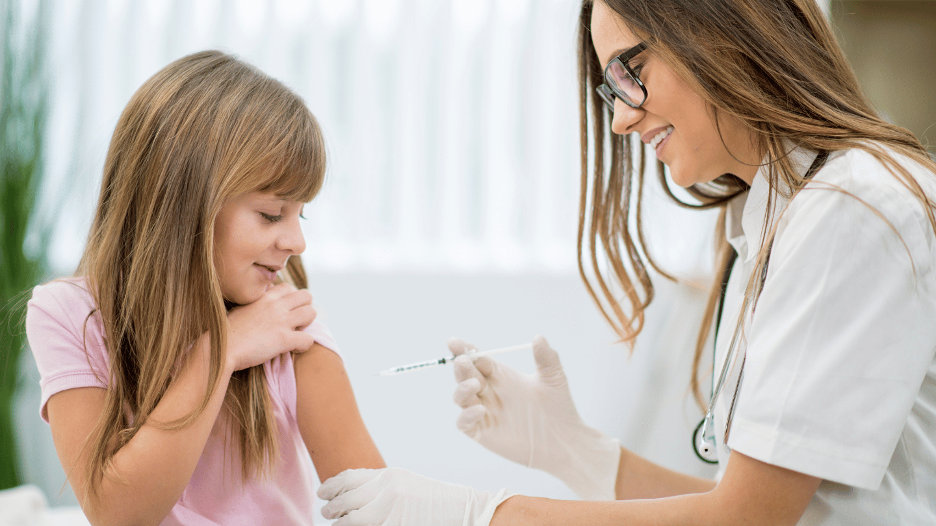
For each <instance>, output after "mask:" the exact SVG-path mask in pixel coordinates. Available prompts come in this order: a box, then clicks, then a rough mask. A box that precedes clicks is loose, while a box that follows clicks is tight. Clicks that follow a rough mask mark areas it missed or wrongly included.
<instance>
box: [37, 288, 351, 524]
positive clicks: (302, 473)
mask: <svg viewBox="0 0 936 526" xmlns="http://www.w3.org/2000/svg"><path fill="white" fill-rule="evenodd" d="M84 283H85V282H84V280H83V279H67V280H58V281H53V282H51V283H48V284H46V285H40V286H37V287H36V288H35V289H33V295H32V299H31V300H30V301H29V304H28V307H27V314H26V334H27V337H28V339H29V346H30V348H31V349H32V352H33V356H35V358H36V364H37V365H38V367H39V374H40V376H41V379H40V387H41V389H42V401H41V404H40V412H41V415H42V418H43V419H45V420H46V421H47V422H48V414H47V411H46V403H47V402H48V400H49V397H51V396H52V395H53V394H55V393H58V392H60V391H64V390H67V389H74V388H77V387H101V388H106V387H107V381H108V374H107V370H108V365H107V349H106V348H105V346H104V334H103V327H102V325H101V320H100V317H99V315H98V314H97V313H95V314H93V315H91V317H90V318H89V317H88V314H89V313H91V312H92V311H93V310H95V309H96V307H95V304H94V300H93V299H92V297H91V295H90V294H89V293H88V292H87V291H86V290H85V288H84ZM85 320H87V324H86V323H85ZM306 331H307V332H309V333H310V334H312V335H313V336H314V337H315V341H316V342H317V343H319V344H321V345H323V346H325V347H327V348H329V349H331V350H333V351H335V352H338V348H337V346H336V345H335V341H334V339H333V338H332V336H331V334H330V333H329V331H328V329H327V328H326V327H325V326H324V325H323V324H321V323H319V322H313V323H312V325H311V326H309V328H308V329H306ZM86 348H87V352H85V349H86ZM263 370H264V372H265V373H266V380H267V384H268V386H269V389H270V399H271V401H272V405H273V415H274V418H275V420H276V426H277V433H278V435H277V436H278V437H279V459H278V461H277V463H276V465H275V466H274V470H273V475H272V476H271V477H269V478H268V479H266V480H265V481H260V480H250V481H249V482H247V483H244V482H242V478H241V464H240V457H239V455H233V456H232V455H231V453H230V452H226V451H225V449H224V433H225V427H226V423H227V418H228V417H227V416H226V415H227V412H226V411H222V412H221V416H220V417H219V418H218V421H217V422H216V423H215V426H214V428H213V429H212V431H211V435H210V436H209V437H208V442H207V443H206V444H205V449H204V451H203V452H202V455H201V459H200V460H199V461H198V466H197V467H196V468H195V473H194V474H193V475H192V479H191V480H190V481H189V484H188V486H187V487H186V488H185V491H184V492H183V493H182V497H181V498H180V499H179V501H178V502H177V503H176V505H175V507H173V508H172V511H171V512H170V513H169V516H168V517H166V519H165V520H164V521H163V522H162V524H163V525H176V524H185V525H208V524H219V525H220V524H224V525H232V524H233V525H236V524H244V525H248V524H249V525H256V524H312V522H313V521H312V514H313V499H314V492H313V480H314V479H313V477H314V476H315V474H314V471H313V466H312V462H311V459H310V457H309V453H308V451H307V450H306V447H305V443H304V442H303V441H302V437H301V436H300V434H299V427H298V425H297V423H296V376H295V372H294V370H293V360H292V355H291V354H289V353H286V354H282V355H280V356H278V357H276V358H274V359H272V360H270V361H269V362H266V363H264V364H263ZM232 458H233V460H232Z"/></svg>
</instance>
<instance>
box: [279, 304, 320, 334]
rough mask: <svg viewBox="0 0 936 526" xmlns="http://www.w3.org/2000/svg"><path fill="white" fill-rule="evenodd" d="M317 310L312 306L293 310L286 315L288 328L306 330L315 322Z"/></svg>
mask: <svg viewBox="0 0 936 526" xmlns="http://www.w3.org/2000/svg"><path fill="white" fill-rule="evenodd" d="M316 314H317V313H316V312H315V309H314V308H312V306H311V305H304V306H302V307H299V308H297V309H293V310H291V311H289V312H288V313H287V314H286V323H287V326H288V327H293V328H297V329H299V330H302V329H305V328H306V327H308V326H309V325H311V324H312V322H313V321H315V316H316Z"/></svg>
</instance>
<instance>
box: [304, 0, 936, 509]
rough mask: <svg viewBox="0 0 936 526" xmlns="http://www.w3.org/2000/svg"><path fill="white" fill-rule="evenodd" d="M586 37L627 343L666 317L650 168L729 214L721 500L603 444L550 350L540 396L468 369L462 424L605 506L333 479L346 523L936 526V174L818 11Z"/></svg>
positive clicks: (597, 224) (718, 15) (604, 252)
mask: <svg viewBox="0 0 936 526" xmlns="http://www.w3.org/2000/svg"><path fill="white" fill-rule="evenodd" d="M580 16H581V20H580V21H581V30H580V38H579V64H580V67H579V81H580V82H579V85H580V88H581V130H582V131H581V137H582V151H583V155H582V188H583V190H582V207H581V214H580V230H579V232H580V235H579V254H580V266H581V269H582V275H583V278H585V281H586V284H587V286H588V288H589V290H590V291H591V293H592V296H593V297H594V299H595V301H596V302H597V303H598V305H599V307H600V308H601V309H602V311H603V312H604V313H605V316H606V318H607V319H608V321H609V322H610V323H611V324H612V326H614V328H615V329H616V330H617V332H618V333H619V334H620V336H621V338H622V340H623V341H631V340H632V339H633V338H634V337H636V336H637V334H638V333H639V332H640V329H641V327H642V325H643V320H644V310H645V309H646V307H647V305H648V304H649V302H650V300H651V299H652V296H653V288H652V285H651V283H650V280H649V276H648V272H647V270H646V267H647V265H648V264H649V265H653V262H652V259H650V255H649V254H647V252H646V250H645V248H644V247H643V246H642V243H641V240H642V236H641V225H640V223H639V221H632V219H633V218H634V216H635V214H632V213H631V206H630V198H631V196H632V195H640V191H639V186H640V185H642V180H641V177H640V176H641V174H642V172H643V170H642V168H643V166H644V153H645V152H647V150H649V151H650V153H652V154H653V155H655V156H656V158H657V160H658V166H659V167H660V171H661V174H662V173H663V165H665V166H666V167H667V168H668V170H666V175H667V177H669V178H670V179H671V180H672V181H673V182H674V183H676V184H678V185H680V186H682V187H685V188H687V189H688V190H689V191H690V193H691V194H692V195H694V196H695V197H696V198H697V199H698V201H699V204H696V205H694V206H700V207H720V209H721V219H722V220H721V221H720V222H719V226H718V231H717V234H718V236H717V237H718V243H719V251H718V254H719V255H718V264H719V265H720V268H722V269H724V272H721V273H719V276H718V277H717V278H716V279H715V282H714V283H713V287H712V293H711V295H710V301H709V305H708V309H707V312H706V316H705V323H704V324H703V326H702V328H701V331H700V335H699V338H698V341H699V344H698V348H697V354H696V360H695V361H696V374H695V375H694V378H693V380H692V383H693V387H694V391H695V392H696V394H697V395H698V397H699V399H700V402H701V405H702V406H703V407H705V408H706V409H708V411H707V414H706V418H705V419H704V420H703V422H702V423H701V424H700V427H699V430H698V432H697V434H696V436H695V437H694V438H693V441H694V445H695V446H696V447H697V448H698V450H699V452H700V454H701V455H702V456H704V457H707V458H710V459H712V460H713V461H717V462H718V464H719V472H718V476H717V477H716V480H703V479H699V478H695V477H691V476H688V475H684V474H681V473H678V472H674V471H670V470H668V469H665V468H663V467H661V466H657V465H655V464H653V463H651V462H649V461H647V460H645V459H643V458H641V457H640V456H638V455H636V454H635V453H633V452H631V451H628V450H627V449H626V448H622V447H620V446H619V445H618V443H617V441H615V440H613V439H610V438H608V437H606V436H604V435H603V434H601V433H600V432H598V431H596V430H594V429H592V428H590V427H588V426H587V425H585V424H584V423H583V422H582V421H581V419H580V418H579V417H578V413H577V412H576V410H575V406H574V404H573V403H572V400H571V398H570V397H569V391H568V387H567V384H566V380H565V376H564V374H563V372H562V368H561V366H560V364H559V359H558V355H557V354H556V353H555V351H553V350H552V349H550V348H549V345H548V344H547V343H546V341H545V340H544V339H542V338H537V339H535V341H534V354H535V356H536V359H537V363H538V365H539V368H538V371H537V373H536V374H534V375H532V376H527V375H522V374H519V373H517V372H515V371H513V370H511V369H509V368H507V367H505V366H503V365H501V364H499V363H497V362H495V361H493V360H491V359H486V358H481V359H478V360H476V361H474V362H472V361H470V360H467V359H465V358H461V359H459V360H458V363H457V364H456V377H457V379H458V381H459V384H458V387H457V389H456V393H455V399H456V402H457V403H459V405H461V406H462V407H463V408H464V409H463V411H462V413H461V415H460V417H459V421H458V425H459V427H460V428H461V429H462V430H463V431H465V432H466V433H468V434H469V435H470V436H472V437H473V438H474V439H475V440H477V441H478V442H480V443H481V444H482V445H484V446H486V447H488V448H489V449H491V450H492V451H494V452H496V453H498V454H501V455H503V456H505V457H507V458H510V459H512V460H514V461H517V462H520V463H522V464H525V465H529V466H532V467H536V468H539V469H542V470H545V471H547V472H549V473H552V474H554V475H556V476H557V477H559V478H561V479H562V480H564V481H565V482H566V483H567V484H568V485H569V486H570V487H571V488H572V489H573V490H575V491H576V493H577V494H578V495H579V496H581V497H582V498H583V499H585V500H586V501H587V502H579V501H575V502H571V501H558V500H549V499H537V498H531V497H526V496H522V495H511V494H510V492H508V491H506V490H501V491H500V492H497V493H494V494H491V493H483V492H478V491H476V490H474V489H472V488H466V487H462V486H454V485H451V484H446V483H443V482H438V481H434V480H430V479H427V478H424V477H421V476H418V475H415V474H413V473H409V472H407V471H405V470H402V469H399V468H391V469H386V470H353V471H347V472H345V473H342V474H340V475H338V476H336V477H334V478H332V479H331V480H329V481H327V482H326V483H325V484H324V485H323V486H322V488H321V489H320V492H319V494H320V496H322V497H323V498H325V499H328V500H330V502H329V503H328V504H327V505H326V506H325V507H324V508H323V513H325V514H326V516H328V517H331V518H335V517H341V518H340V519H339V520H338V521H337V522H336V523H335V524H336V525H338V526H346V525H391V524H393V525H397V524H399V525H402V524H406V525H412V526H416V525H434V526H438V525H450V524H451V525H467V524H473V525H477V526H484V525H487V524H491V525H502V524H563V525H569V524H583V525H585V524H587V525H589V526H593V525H597V524H628V525H641V524H695V525H697V524H765V525H767V524H769V525H774V524H797V523H799V524H842V525H845V524H848V525H851V524H936V268H934V267H936V217H934V210H936V203H934V196H936V163H934V161H933V159H932V158H931V157H930V156H929V155H928V154H927V152H926V151H925V150H924V149H923V147H922V146H921V145H920V143H919V141H918V140H917V139H916V138H914V137H913V136H912V135H911V134H910V133H909V132H907V131H906V130H904V129H902V128H899V127H897V126H893V125H891V124H888V123H887V122H885V121H884V120H882V119H881V118H880V117H879V116H878V115H877V114H876V112H875V111H874V109H873V108H872V107H871V104H870V103H869V102H868V101H867V100H866V98H865V97H864V95H863V94H862V92H861V89H860V87H859V85H858V82H857V80H856V78H855V76H854V74H853V73H852V70H851V68H850V66H849V65H848V63H847V62H846V60H845V58H844V55H843V54H842V52H841V50H840V48H839V46H838V44H837V43H836V41H835V38H834V36H833V33H832V31H831V29H830V28H829V25H828V22H827V21H826V19H825V17H824V16H823V14H822V13H821V12H820V10H819V9H818V7H817V6H816V4H815V2H814V0H654V1H652V2H648V1H646V0H584V2H583V4H582V9H581V15H580ZM595 95H598V96H597V97H596V96H595ZM634 136H636V138H638V139H639V140H640V141H642V143H643V144H642V145H641V147H634V146H633V144H632V141H631V137H634ZM606 148H610V152H607V151H606ZM608 159H609V160H610V165H606V164H605V161H606V160H608ZM661 180H663V178H662V177H661ZM635 183H636V186H637V188H635V187H634V186H635ZM664 187H665V185H664ZM602 260H605V261H607V262H608V263H609V264H608V265H599V264H597V263H596V262H600V261H602ZM605 268H607V269H608V270H607V271H605V270H603V269H605ZM589 275H591V276H592V277H591V278H588V277H587V276H589ZM620 297H624V298H625V300H624V301H623V302H621V301H620ZM712 328H715V330H716V337H715V363H714V366H713V365H712V364H711V363H708V364H703V363H702V362H703V360H702V356H703V353H702V350H703V347H704V346H705V345H706V341H709V342H710V341H711V339H710V337H709V336H710V335H709V332H711V330H712ZM450 346H451V347H452V350H453V352H455V353H456V354H460V353H463V352H465V350H466V344H464V342H460V341H453V342H451V343H450ZM709 367H711V369H709ZM709 370H711V371H712V376H713V378H712V384H711V385H712V387H711V391H709V387H708V383H707V381H701V380H700V378H702V377H704V376H707V372H708V371H709ZM701 384H705V385H706V387H705V388H704V389H703V388H702V387H701ZM703 391H704V393H703ZM709 395H711V400H712V401H709V400H707V399H706V398H708V397H709ZM609 403H620V404H624V403H640V402H639V401H631V400H620V401H609ZM687 442H688V441H687ZM625 446H626V444H625Z"/></svg>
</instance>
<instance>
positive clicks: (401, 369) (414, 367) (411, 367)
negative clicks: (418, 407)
mask: <svg viewBox="0 0 936 526" xmlns="http://www.w3.org/2000/svg"><path fill="white" fill-rule="evenodd" d="M531 348H533V344H532V343H524V344H522V345H514V346H513V347H502V348H500V349H491V350H489V351H480V352H477V351H476V352H467V353H465V356H467V357H468V358H469V359H471V360H475V359H477V358H481V357H482V356H492V355H495V354H502V353H506V352H513V351H521V350H523V349H531ZM455 358H456V357H455V356H446V357H444V358H438V359H435V360H426V361H425V362H417V363H411V364H408V365H400V366H398V367H392V368H390V369H387V370H385V371H380V372H379V373H377V374H375V375H374V376H393V375H397V374H402V373H408V372H412V371H418V370H420V369H428V368H430V367H436V366H438V365H445V364H447V363H452V362H454V361H455Z"/></svg>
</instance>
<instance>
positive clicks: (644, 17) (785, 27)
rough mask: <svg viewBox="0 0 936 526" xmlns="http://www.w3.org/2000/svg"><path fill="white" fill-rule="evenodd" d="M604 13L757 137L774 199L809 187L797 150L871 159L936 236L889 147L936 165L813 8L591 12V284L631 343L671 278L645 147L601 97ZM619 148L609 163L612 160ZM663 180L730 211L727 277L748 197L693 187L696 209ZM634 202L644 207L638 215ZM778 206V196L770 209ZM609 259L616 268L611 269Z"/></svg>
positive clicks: (653, 5)
mask: <svg viewBox="0 0 936 526" xmlns="http://www.w3.org/2000/svg"><path fill="white" fill-rule="evenodd" d="M595 1H600V2H603V3H604V4H606V5H607V6H608V7H610V8H611V9H612V10H613V11H614V12H616V13H617V14H618V15H619V16H620V17H621V19H622V20H623V22H624V23H625V24H627V26H628V28H629V29H630V30H631V31H632V32H633V33H634V34H635V35H637V36H638V38H641V39H643V40H644V41H645V42H646V43H647V46H648V52H649V53H652V54H653V56H655V57H657V58H659V59H660V60H662V61H664V62H665V63H666V64H667V65H668V66H670V67H672V68H673V70H674V71H676V73H677V74H678V75H679V76H680V77H681V78H682V79H683V80H684V81H685V82H686V83H687V84H688V85H689V86H690V87H692V88H693V89H694V90H695V91H696V92H697V93H698V94H700V95H701V96H702V97H703V98H704V99H705V100H706V101H707V102H708V103H709V105H710V107H711V109H712V113H713V116H717V115H720V114H725V115H731V116H734V117H736V118H738V119H740V120H742V121H743V122H745V123H746V124H747V125H748V126H749V127H750V129H751V130H753V132H754V133H753V134H754V136H755V140H756V141H757V144H756V147H757V149H758V150H759V151H760V152H763V154H764V156H765V158H766V165H767V179H768V182H769V184H770V186H771V188H774V189H783V188H786V189H790V190H788V191H789V195H786V194H785V197H790V196H791V195H792V193H795V192H796V191H798V190H799V189H800V188H802V187H803V185H804V184H805V181H804V179H803V178H802V176H801V175H799V174H797V173H796V171H795V170H794V169H793V167H792V165H791V161H790V158H789V155H788V154H789V150H790V148H791V146H795V147H803V148H806V149H810V150H814V151H826V152H833V151H838V150H844V149H849V148H858V149H862V150H865V151H867V152H869V153H870V154H871V155H873V156H874V157H875V158H877V159H878V160H879V161H881V163H882V164H884V166H886V167H888V168H889V169H890V171H891V172H892V173H893V175H894V177H896V178H897V179H898V180H900V181H901V182H902V184H904V185H905V186H906V187H907V188H908V189H909V190H910V191H911V192H912V193H913V194H914V195H915V196H916V197H917V199H919V200H920V201H921V203H923V205H924V207H925V209H926V210H927V213H928V215H929V221H930V224H931V226H932V228H933V230H934V231H936V217H934V212H933V211H934V208H936V204H934V203H933V201H932V200H931V199H930V198H929V197H927V196H926V195H925V194H924V192H923V190H922V188H921V186H920V184H919V183H918V182H917V181H916V180H915V179H914V178H913V177H912V176H911V175H910V173H909V172H908V171H907V169H906V168H904V167H903V166H901V165H900V164H898V162H897V161H896V160H895V159H894V158H893V156H892V155H891V154H890V153H889V152H888V151H887V150H885V149H884V148H882V146H884V147H886V148H887V149H889V150H890V151H891V152H896V153H897V154H899V155H903V156H906V157H908V158H910V159H911V160H913V161H915V162H917V163H919V164H920V165H923V166H924V167H926V168H927V169H929V170H930V171H931V172H936V163H934V161H933V159H932V158H931V157H930V156H929V154H928V153H927V152H926V150H925V149H924V148H923V147H922V146H921V144H920V142H919V141H918V140H917V139H916V138H915V137H914V136H913V135H912V134H911V133H910V132H909V131H907V130H905V129H903V128H900V127H898V126H894V125H892V124H889V123H887V122H885V121H884V120H883V119H881V118H880V117H879V116H878V115H877V113H876V112H875V110H874V109H873V107H872V105H871V104H870V102H869V101H868V100H867V98H866V97H865V96H864V94H863V93H862V90H861V88H860V86H859V84H858V80H857V78H856V77H855V75H854V73H853V71H852V69H851V66H850V65H849V64H848V62H847V60H846V59H845V56H844V54H843V52H842V50H841V48H840V47H839V45H838V43H837V42H836V40H835V37H834V34H833V33H832V30H831V28H830V26H829V24H828V22H827V20H826V18H825V16H824V15H823V14H822V12H821V11H820V10H819V8H818V6H817V4H816V2H815V0H655V1H653V2H647V1H644V0H584V1H583V3H582V8H581V10H580V18H579V33H578V64H579V66H578V68H579V74H578V75H579V110H580V141H581V146H582V150H581V159H580V162H581V173H582V179H581V199H580V205H579V234H578V253H579V272H580V275H581V277H582V279H583V280H584V281H585V284H586V286H587V288H588V290H589V293H590V294H591V296H592V298H593V299H594V301H595V302H596V303H597V304H598V307H599V309H601V311H602V313H603V314H604V316H605V318H606V319H607V320H608V322H609V323H610V324H611V326H612V327H613V328H614V329H615V331H616V332H617V333H618V335H619V337H620V338H621V340H622V341H624V342H628V343H632V342H633V340H634V339H635V338H636V337H637V335H638V334H639V333H640V330H641V328H642V327H643V324H644V311H645V310H646V308H647V306H648V305H649V304H650V301H651V300H652V299H653V284H652V283H651V280H650V274H649V272H648V270H647V264H649V265H650V266H652V267H653V268H654V269H656V270H657V271H658V272H660V274H662V275H663V276H665V277H668V278H670V279H672V276H670V275H669V274H668V273H666V272H665V271H663V270H662V269H660V268H659V267H658V266H657V265H656V263H655V262H654V261H653V259H652V257H651V256H650V254H648V253H647V250H646V243H645V242H644V239H643V231H642V228H641V217H640V198H641V196H642V194H643V172H644V163H645V159H644V152H643V149H642V148H636V149H635V148H632V147H631V142H630V140H629V139H628V138H627V137H623V138H622V137H615V136H614V134H613V133H611V131H610V129H608V128H609V119H610V115H609V112H608V110H607V109H606V107H605V105H604V103H603V101H602V100H601V99H600V98H599V97H595V96H594V89H595V87H596V86H598V85H599V84H601V83H602V82H603V79H602V74H603V71H602V69H601V65H600V61H599V58H598V56H597V53H596V51H595V48H594V45H593V43H592V39H591V33H590V24H591V16H592V8H593V5H594V2H595ZM716 122H717V121H716ZM608 146H610V152H606V151H605V148H606V147H608ZM606 161H608V162H609V164H610V166H608V168H607V170H606V168H605V163H606ZM657 171H658V173H659V181H660V182H661V183H662V185H663V189H664V191H666V192H667V193H668V194H669V195H670V196H671V197H673V199H674V200H676V201H677V202H678V203H679V204H680V205H682V206H687V207H691V208H711V207H718V208H720V209H721V211H720V215H719V219H718V222H717V225H716V232H715V235H716V245H717V246H716V269H723V268H724V266H725V264H726V262H727V261H728V256H729V254H730V253H731V250H732V249H731V247H730V246H729V245H728V243H727V241H726V239H725V236H724V224H725V211H726V207H727V203H728V201H730V200H731V199H732V198H733V197H734V196H736V195H738V193H740V192H742V191H744V189H745V188H746V185H745V184H744V183H743V182H742V181H740V180H739V179H738V178H736V177H734V176H733V175H730V174H726V175H724V176H722V177H719V178H718V179H716V180H715V181H713V182H712V183H710V184H706V185H696V186H694V187H691V188H689V189H688V190H689V192H690V193H691V194H692V195H693V196H694V197H696V198H697V199H698V201H699V202H698V203H685V202H681V201H680V200H679V199H676V198H675V197H674V196H673V194H672V193H670V190H669V187H668V185H667V183H666V179H665V175H664V170H663V165H662V164H660V163H659V162H657ZM632 197H636V202H637V203H636V209H634V210H632V209H631V203H630V201H631V198H632ZM773 206H774V199H773V195H772V194H771V198H770V199H769V202H768V210H770V209H772V207H773ZM768 217H770V214H768ZM768 226H769V225H768ZM764 236H765V237H764V239H762V240H761V242H762V249H761V251H760V253H759V254H758V259H757V265H756V269H755V272H754V273H753V274H752V276H751V280H750V281H749V283H748V287H747V292H746V294H747V295H752V294H754V285H753V284H754V282H755V281H756V280H757V279H759V276H760V274H761V273H762V272H764V268H765V266H766V259H767V255H768V254H767V248H768V246H769V243H767V242H766V241H767V240H768V238H771V237H772V236H773V231H772V230H771V229H770V228H765V229H764ZM599 251H600V252H601V256H603V257H604V259H605V260H606V262H607V270H605V269H604V268H602V265H601V261H600V260H599V257H598V256H599ZM645 260H646V262H647V263H645ZM716 274H717V275H721V272H716ZM609 278H610V279H609ZM612 283H613V284H614V285H612ZM720 285H721V283H720V281H717V282H715V283H713V286H712V288H711V291H710V293H709V300H708V303H707V306H706V309H705V313H704V315H703V322H702V326H701V328H700V331H699V335H698V338H697V340H696V352H695V358H694V360H693V375H692V379H691V389H692V392H693V395H694V396H695V398H696V400H697V401H698V402H699V405H700V406H704V405H705V404H704V401H703V397H702V394H701V388H700V384H701V382H700V366H701V362H702V357H703V355H704V346H705V344H706V341H708V337H709V332H710V330H711V326H712V321H713V319H714V314H715V311H716V306H717V303H718V298H719V296H720V294H719V292H720ZM613 287H617V288H619V289H620V290H621V291H623V296H624V297H623V298H620V297H618V296H617V295H616V294H615V292H614V288H613ZM598 291H600V294H599V292H598ZM622 301H623V302H624V303H625V306H624V307H622V306H621V305H620V304H621V302H622Z"/></svg>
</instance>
